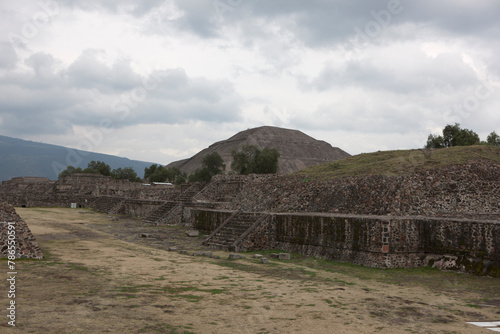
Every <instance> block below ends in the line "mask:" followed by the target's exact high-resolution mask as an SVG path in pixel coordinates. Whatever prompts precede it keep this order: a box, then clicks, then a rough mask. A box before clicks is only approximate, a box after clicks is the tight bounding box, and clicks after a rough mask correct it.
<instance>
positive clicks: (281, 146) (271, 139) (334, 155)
mask: <svg viewBox="0 0 500 334" xmlns="http://www.w3.org/2000/svg"><path fill="white" fill-rule="evenodd" d="M243 145H255V146H257V147H259V148H260V149H263V148H266V147H268V148H275V149H277V150H278V151H279V152H280V158H279V160H278V173H281V174H288V173H293V172H296V171H298V170H301V169H304V168H306V167H309V166H314V165H318V164H323V163H326V162H332V161H335V160H339V159H343V158H347V157H350V154H349V153H346V152H344V151H343V150H341V149H340V148H338V147H333V146H332V145H330V144H328V143H327V142H325V141H322V140H316V139H314V138H312V137H310V136H308V135H306V134H305V133H303V132H301V131H299V130H291V129H283V128H278V127H273V126H262V127H258V128H253V129H248V130H245V131H242V132H239V133H237V134H236V135H234V136H232V137H231V138H229V139H227V140H223V141H220V142H217V143H215V144H212V145H211V146H209V147H208V148H206V149H204V150H203V151H201V152H199V153H197V154H196V155H194V156H193V157H192V158H190V159H185V160H180V161H176V162H172V163H171V164H169V165H167V167H169V168H170V167H177V168H179V169H180V170H181V171H183V172H186V173H188V174H190V173H193V172H194V171H195V170H196V169H199V168H201V167H202V166H201V164H202V161H203V158H204V157H205V156H206V155H207V154H211V153H213V152H217V153H219V154H220V155H221V157H222V158H223V159H224V163H225V164H226V171H229V170H230V169H231V161H232V155H231V152H232V151H233V150H238V149H239V148H241V147H242V146H243Z"/></svg>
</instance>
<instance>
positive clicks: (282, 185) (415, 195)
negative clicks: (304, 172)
mask: <svg viewBox="0 0 500 334" xmlns="http://www.w3.org/2000/svg"><path fill="white" fill-rule="evenodd" d="M498 203H500V165H494V164H489V163H488V164H486V163H485V164H483V163H475V164H470V165H464V166H448V167H446V168H441V169H435V170H430V171H417V172H415V173H412V174H411V175H404V176H397V177H396V176H390V177H389V176H382V175H370V176H363V177H342V178H338V179H333V180H325V181H317V180H310V179H308V178H307V177H304V176H293V175H292V176H283V177H278V178H269V179H267V180H259V179H256V180H252V181H248V182H244V183H243V184H242V190H241V192H239V193H238V194H237V195H235V196H234V198H233V200H232V201H231V202H230V203H225V204H224V205H222V206H221V208H223V209H228V210H243V211H259V212H262V211H268V212H329V213H337V212H338V213H352V214H376V215H387V214H391V215H397V216H402V215H425V216H443V215H451V216H462V217H467V216H470V215H475V216H477V215H496V217H497V219H498V218H499V217H500V206H499V205H498Z"/></svg>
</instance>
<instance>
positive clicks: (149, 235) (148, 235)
mask: <svg viewBox="0 0 500 334" xmlns="http://www.w3.org/2000/svg"><path fill="white" fill-rule="evenodd" d="M149 237H151V234H149V233H141V238H149Z"/></svg>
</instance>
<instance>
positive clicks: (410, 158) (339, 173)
mask: <svg viewBox="0 0 500 334" xmlns="http://www.w3.org/2000/svg"><path fill="white" fill-rule="evenodd" d="M479 161H483V162H489V163H500V147H496V146H488V145H476V146H456V147H449V148H443V149H418V150H398V151H379V152H374V153H363V154H359V155H355V156H352V157H349V158H345V159H342V160H337V161H334V162H329V163H326V164H321V165H317V166H312V167H309V168H306V169H303V170H301V171H299V172H297V173H295V174H296V175H303V176H305V177H307V178H312V179H319V180H325V179H333V178H337V177H343V176H365V175H386V176H398V175H408V174H411V173H413V172H415V171H419V170H430V169H435V168H441V167H445V166H449V165H465V164H468V163H471V162H479Z"/></svg>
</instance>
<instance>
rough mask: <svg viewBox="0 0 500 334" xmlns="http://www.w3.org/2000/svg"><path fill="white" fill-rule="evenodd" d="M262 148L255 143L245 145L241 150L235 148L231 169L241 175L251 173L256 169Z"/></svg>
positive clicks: (232, 153)
mask: <svg viewBox="0 0 500 334" xmlns="http://www.w3.org/2000/svg"><path fill="white" fill-rule="evenodd" d="M259 153H260V150H259V148H258V147H257V146H255V145H244V146H243V147H242V148H241V149H240V150H239V151H236V150H233V151H232V152H231V155H232V156H233V161H232V162H231V169H232V170H234V171H235V172H236V173H238V174H241V175H247V174H251V173H253V172H254V170H255V166H254V165H255V160H256V157H257V156H258V155H259Z"/></svg>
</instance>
